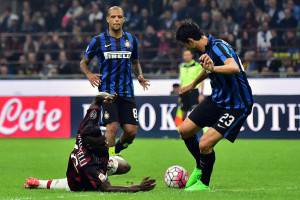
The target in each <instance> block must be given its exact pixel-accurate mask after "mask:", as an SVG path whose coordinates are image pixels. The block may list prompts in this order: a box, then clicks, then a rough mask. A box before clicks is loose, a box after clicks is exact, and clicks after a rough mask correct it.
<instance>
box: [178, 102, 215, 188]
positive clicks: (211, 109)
mask: <svg viewBox="0 0 300 200" xmlns="http://www.w3.org/2000/svg"><path fill="white" fill-rule="evenodd" d="M219 113H220V111H219V109H218V108H217V106H216V105H215V104H214V103H213V102H212V101H211V98H207V99H205V100H204V101H203V102H201V103H200V104H199V105H198V106H197V107H196V108H195V109H193V111H192V112H191V113H190V115H189V116H188V118H187V119H186V120H185V121H184V123H183V124H182V126H180V127H179V130H178V131H179V133H180V135H181V137H182V139H183V140H184V142H185V145H186V146H187V148H188V150H189V151H190V152H191V154H192V155H193V157H194V159H195V161H196V168H195V169H194V170H193V172H192V173H191V175H190V178H189V180H188V182H187V184H186V187H190V186H192V185H193V184H195V183H196V182H197V181H198V180H199V178H200V177H201V174H202V170H201V165H200V157H201V154H200V149H199V141H198V138H197V136H196V133H197V132H198V131H199V130H200V128H201V127H205V126H212V125H213V124H214V123H215V121H216V120H218V116H219Z"/></svg>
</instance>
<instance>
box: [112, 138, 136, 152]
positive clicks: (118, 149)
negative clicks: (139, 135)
mask: <svg viewBox="0 0 300 200" xmlns="http://www.w3.org/2000/svg"><path fill="white" fill-rule="evenodd" d="M133 139H134V138H132V139H129V138H128V139H126V141H124V142H121V140H120V139H119V140H118V141H117V142H116V145H115V153H120V152H121V151H122V150H124V149H126V148H127V147H128V146H129V145H130V144H131V143H132V141H133Z"/></svg>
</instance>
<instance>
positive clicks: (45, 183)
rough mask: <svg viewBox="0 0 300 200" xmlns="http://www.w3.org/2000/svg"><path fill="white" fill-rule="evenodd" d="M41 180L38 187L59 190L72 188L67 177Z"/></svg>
mask: <svg viewBox="0 0 300 200" xmlns="http://www.w3.org/2000/svg"><path fill="white" fill-rule="evenodd" d="M39 182H40V185H39V186H38V188H43V189H51V190H57V189H63V190H70V188H69V185H68V181H67V178H61V179H49V180H39Z"/></svg>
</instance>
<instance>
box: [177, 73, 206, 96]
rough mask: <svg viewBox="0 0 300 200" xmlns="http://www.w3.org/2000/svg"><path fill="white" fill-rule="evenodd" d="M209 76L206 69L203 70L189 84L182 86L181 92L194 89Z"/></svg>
mask: <svg viewBox="0 0 300 200" xmlns="http://www.w3.org/2000/svg"><path fill="white" fill-rule="evenodd" d="M207 77H208V74H207V72H206V71H205V70H202V71H201V73H200V74H199V75H198V76H197V77H196V79H195V80H194V81H193V82H192V83H191V84H189V85H187V86H184V87H181V88H180V94H183V93H186V92H188V91H190V90H192V89H194V88H195V87H196V86H197V85H198V84H199V83H201V82H202V81H203V80H205V79H206V78H207Z"/></svg>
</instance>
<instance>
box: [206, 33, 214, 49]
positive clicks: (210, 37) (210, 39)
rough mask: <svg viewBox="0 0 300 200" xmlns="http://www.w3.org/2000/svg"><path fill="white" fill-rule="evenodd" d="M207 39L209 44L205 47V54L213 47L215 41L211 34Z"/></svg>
mask: <svg viewBox="0 0 300 200" xmlns="http://www.w3.org/2000/svg"><path fill="white" fill-rule="evenodd" d="M207 38H208V43H207V45H206V46H205V52H207V51H208V50H209V49H210V48H211V47H212V43H213V40H214V39H215V38H214V37H213V36H212V35H211V34H208V35H207Z"/></svg>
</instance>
